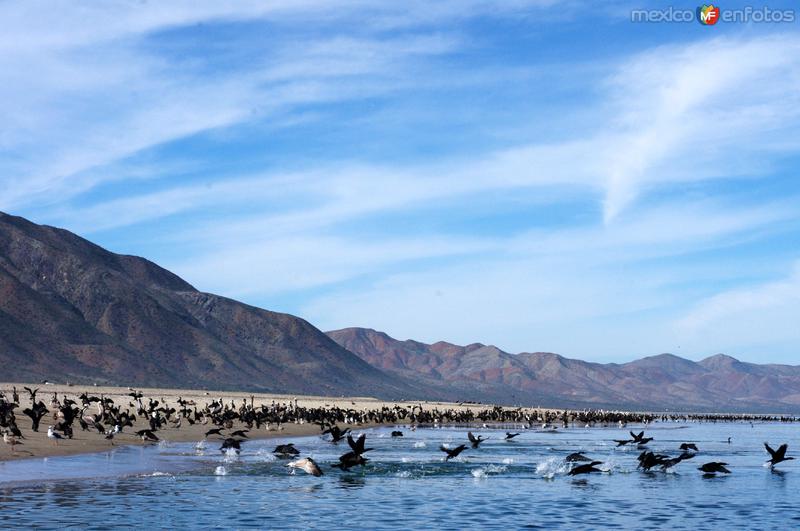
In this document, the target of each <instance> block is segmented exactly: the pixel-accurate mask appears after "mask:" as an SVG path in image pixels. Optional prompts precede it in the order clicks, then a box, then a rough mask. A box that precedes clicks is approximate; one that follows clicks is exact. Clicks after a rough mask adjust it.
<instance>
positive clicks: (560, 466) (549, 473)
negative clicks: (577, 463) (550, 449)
mask: <svg viewBox="0 0 800 531" xmlns="http://www.w3.org/2000/svg"><path fill="white" fill-rule="evenodd" d="M568 470H569V465H567V464H566V463H565V462H564V461H563V460H562V459H559V458H558V457H549V458H547V459H545V460H544V461H542V462H541V463H539V464H538V465H536V473H537V474H539V475H540V476H542V477H544V478H546V479H552V478H553V477H555V475H556V474H566V473H567V471H568Z"/></svg>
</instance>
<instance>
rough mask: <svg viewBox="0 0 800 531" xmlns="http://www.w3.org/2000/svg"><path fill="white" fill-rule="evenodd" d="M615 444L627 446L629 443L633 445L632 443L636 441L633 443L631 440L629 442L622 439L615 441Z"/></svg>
mask: <svg viewBox="0 0 800 531" xmlns="http://www.w3.org/2000/svg"><path fill="white" fill-rule="evenodd" d="M614 442H615V443H617V446H625V445H626V444H628V443H632V442H634V441H631V440H628V439H625V440H622V439H614Z"/></svg>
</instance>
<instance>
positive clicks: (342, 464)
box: [331, 452, 369, 470]
mask: <svg viewBox="0 0 800 531" xmlns="http://www.w3.org/2000/svg"><path fill="white" fill-rule="evenodd" d="M368 461H369V459H365V458H364V456H362V455H359V454H356V453H354V452H347V453H346V454H344V455H343V456H341V457H340V458H339V462H338V463H336V464H333V465H331V466H333V467H336V468H341V469H342V470H349V469H351V468H353V467H354V466H356V465H361V466H364V465H365V464H367V462H368Z"/></svg>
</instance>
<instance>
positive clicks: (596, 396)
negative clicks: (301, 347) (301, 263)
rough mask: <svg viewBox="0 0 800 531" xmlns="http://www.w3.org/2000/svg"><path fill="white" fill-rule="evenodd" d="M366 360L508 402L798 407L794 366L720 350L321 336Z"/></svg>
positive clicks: (364, 332) (348, 333) (352, 332)
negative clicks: (594, 354)
mask: <svg viewBox="0 0 800 531" xmlns="http://www.w3.org/2000/svg"><path fill="white" fill-rule="evenodd" d="M327 334H328V335H329V336H330V337H331V338H333V339H334V340H335V341H336V342H337V343H339V344H340V345H341V346H343V347H344V348H346V349H348V350H349V351H351V352H354V353H355V354H357V355H358V356H360V357H361V358H362V359H363V360H364V361H366V362H368V363H370V364H371V365H373V366H375V367H377V368H380V369H381V370H383V371H385V372H388V373H391V374H395V375H397V376H398V377H402V378H404V379H410V378H414V377H415V375H416V377H418V378H421V379H422V380H421V381H424V382H426V385H428V386H429V387H437V386H442V385H446V386H448V387H449V388H450V389H452V390H453V392H454V393H456V394H458V393H459V392H460V393H461V395H460V396H461V399H463V400H474V399H476V397H478V399H480V397H481V396H483V397H486V396H491V397H492V400H493V401H497V402H501V403H506V404H530V405H536V404H540V405H543V406H544V405H550V406H555V407H565V406H567V407H610V408H623V407H624V408H638V409H648V410H671V411H676V410H680V411H687V410H698V411H769V412H794V413H796V412H798V411H800V367H798V366H789V365H758V364H752V363H744V362H741V361H738V360H736V359H734V358H732V357H730V356H725V355H722V354H718V355H716V356H712V357H710V358H706V359H704V360H702V361H700V362H694V361H690V360H687V359H684V358H680V357H678V356H674V355H672V354H661V355H658V356H651V357H647V358H643V359H640V360H636V361H632V362H630V363H624V364H614V363H611V364H600V363H589V362H585V361H580V360H574V359H569V358H565V357H563V356H559V355H558V354H552V353H548V352H534V353H521V354H510V353H507V352H503V351H502V350H500V349H498V348H497V347H494V346H487V345H483V344H480V343H476V344H472V345H467V346H458V345H453V344H451V343H445V342H439V343H433V344H426V343H421V342H419V341H413V340H407V341H400V340H397V339H394V338H392V337H390V336H388V335H387V334H385V333H383V332H378V331H375V330H370V329H366V328H345V329H342V330H335V331H331V332H328V333H327Z"/></svg>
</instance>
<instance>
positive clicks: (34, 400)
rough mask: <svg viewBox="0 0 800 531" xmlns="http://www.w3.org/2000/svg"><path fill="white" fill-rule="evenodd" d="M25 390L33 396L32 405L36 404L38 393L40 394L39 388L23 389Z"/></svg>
mask: <svg viewBox="0 0 800 531" xmlns="http://www.w3.org/2000/svg"><path fill="white" fill-rule="evenodd" d="M23 389H25V390H26V391H28V394H29V395H31V404H33V403H34V402H36V393H38V392H39V388H38V387H37V388H36V389H31V388H30V387H23Z"/></svg>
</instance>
